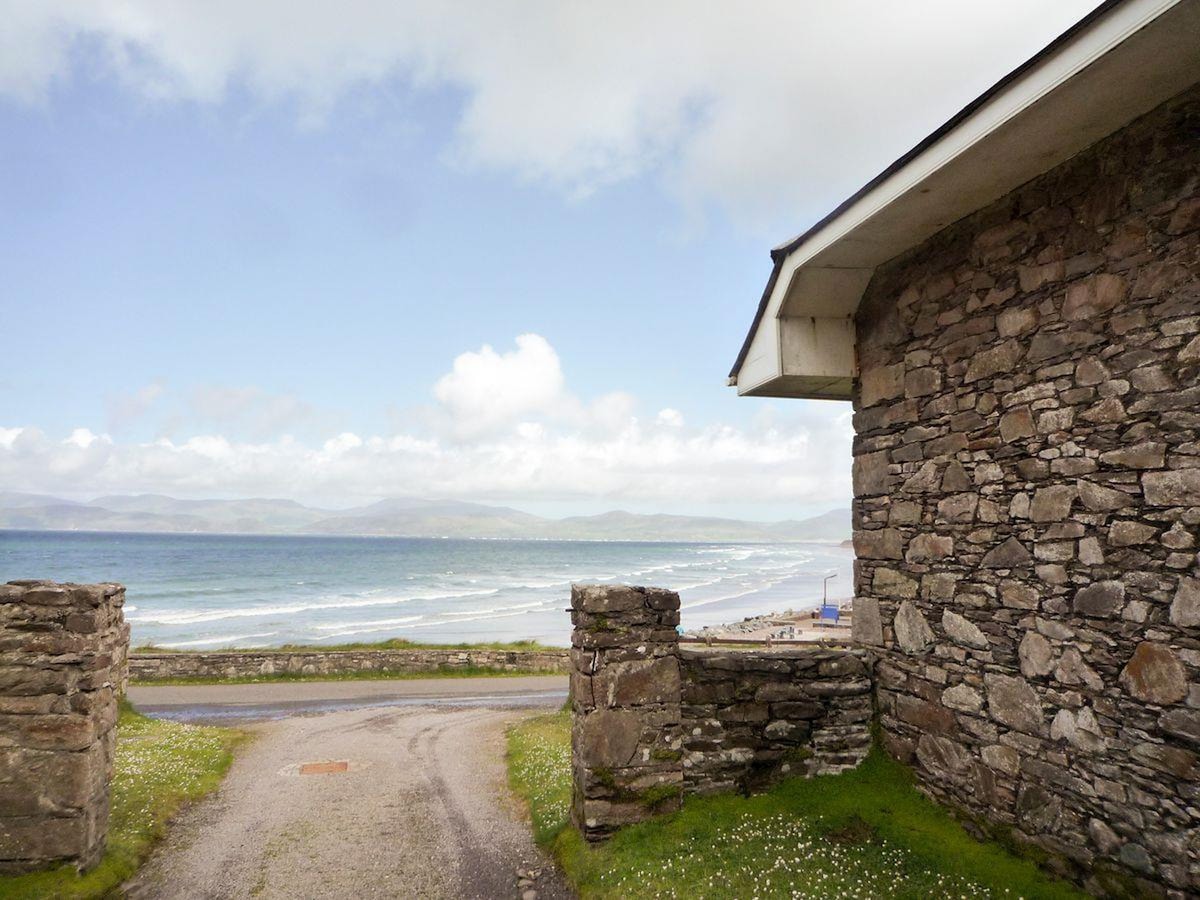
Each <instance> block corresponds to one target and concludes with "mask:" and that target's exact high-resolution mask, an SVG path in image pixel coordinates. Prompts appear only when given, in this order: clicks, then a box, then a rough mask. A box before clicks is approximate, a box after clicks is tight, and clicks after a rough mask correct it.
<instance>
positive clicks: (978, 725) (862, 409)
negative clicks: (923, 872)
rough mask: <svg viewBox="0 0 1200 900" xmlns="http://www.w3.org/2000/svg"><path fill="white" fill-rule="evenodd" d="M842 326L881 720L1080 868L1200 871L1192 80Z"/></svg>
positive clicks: (1197, 284)
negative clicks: (849, 332) (854, 342)
mask: <svg viewBox="0 0 1200 900" xmlns="http://www.w3.org/2000/svg"><path fill="white" fill-rule="evenodd" d="M857 328H858V338H859V362H860V370H861V378H860V382H859V384H858V387H857V399H856V413H855V430H856V432H857V436H856V438H855V442H854V490H855V500H854V523H855V538H854V542H855V549H856V552H857V556H858V561H857V563H856V571H855V581H856V600H855V616H854V619H855V622H854V629H855V637H856V639H857V640H858V641H860V642H862V643H864V644H867V645H877V646H882V647H883V648H884V651H883V654H882V659H881V662H880V663H879V665H878V668H877V681H878V705H879V710H880V714H881V722H882V727H883V735H884V740H885V743H886V745H887V747H888V748H889V749H890V751H891V752H892V753H893V754H895V755H896V756H898V757H900V758H901V759H904V760H907V761H910V762H911V763H912V764H913V766H914V768H915V770H916V772H917V773H918V776H919V778H920V779H921V781H922V783H923V786H924V788H925V789H926V790H927V791H928V792H929V793H930V794H932V795H933V796H935V797H937V798H938V799H940V800H943V801H946V802H947V803H949V804H951V805H953V806H956V807H958V808H959V809H962V810H965V811H967V812H968V813H970V814H972V815H974V816H977V817H978V818H979V819H981V820H986V821H988V822H990V823H995V824H1000V825H1004V826H1011V827H1012V829H1013V832H1014V834H1015V835H1016V836H1017V837H1018V838H1024V839H1026V840H1030V841H1034V842H1036V843H1037V844H1039V845H1041V846H1042V847H1045V848H1048V849H1049V850H1050V851H1051V852H1052V853H1053V854H1055V855H1056V856H1057V857H1059V858H1060V859H1061V860H1067V861H1070V863H1068V865H1071V864H1073V866H1074V872H1075V874H1076V875H1078V876H1079V877H1081V878H1087V879H1090V880H1089V881H1088V885H1089V887H1090V888H1091V889H1093V890H1096V891H1101V892H1103V891H1105V890H1108V891H1115V890H1117V889H1118V888H1119V886H1120V885H1121V884H1124V885H1126V886H1128V885H1129V884H1130V883H1131V881H1132V883H1133V884H1135V885H1136V886H1137V887H1138V889H1144V890H1150V891H1156V892H1163V891H1172V892H1174V893H1175V894H1176V895H1182V894H1184V893H1190V894H1193V895H1194V894H1195V893H1196V892H1200V831H1198V826H1200V767H1198V766H1197V752H1198V751H1200V629H1198V626H1200V573H1198V572H1197V532H1198V529H1200V375H1198V373H1200V88H1194V89H1192V90H1190V91H1189V92H1188V93H1186V94H1185V95H1183V96H1181V97H1180V98H1177V99H1176V100H1175V101H1172V102H1171V103H1169V104H1167V105H1165V106H1164V107H1162V108H1160V109H1159V110H1156V111H1155V112H1153V113H1151V114H1150V115H1149V116H1147V117H1145V118H1143V119H1142V120H1140V121H1138V122H1136V123H1134V124H1133V125H1131V126H1130V127H1128V128H1127V129H1125V130H1124V131H1122V132H1119V133H1117V134H1116V135H1114V136H1112V137H1111V138H1109V139H1107V140H1105V141H1104V142H1102V143H1100V144H1098V145H1096V146H1095V147H1093V148H1091V149H1090V150H1088V151H1086V152H1084V153H1083V154H1081V155H1079V156H1078V157H1076V158H1075V159H1073V160H1070V161H1068V162H1067V163H1065V164H1063V165H1062V166H1060V167H1058V168H1057V169H1055V170H1052V171H1051V172H1049V173H1047V174H1046V175H1045V176H1043V177H1040V178H1038V179H1036V180H1035V181H1033V182H1031V183H1029V184H1028V185H1026V186H1024V187H1023V188H1021V189H1019V190H1017V191H1016V192H1014V193H1013V194H1011V195H1010V196H1008V197H1006V198H1004V199H1003V200H1001V201H999V202H997V203H996V204H994V205H993V206H991V207H989V208H987V209H985V210H983V211H981V212H980V213H978V214H977V215H975V216H973V217H971V218H969V219H967V220H964V221H962V222H959V223H957V224H955V225H952V226H950V227H949V228H947V229H946V230H944V231H943V232H942V233H940V234H939V235H937V236H935V237H934V238H932V239H930V240H929V241H928V242H926V243H925V244H924V245H922V246H921V247H919V248H917V249H916V250H915V251H913V252H912V253H910V254H907V255H906V256H905V257H902V258H900V259H898V260H896V261H894V262H892V263H890V264H888V265H887V266H885V267H882V268H881V269H880V270H879V271H878V272H877V274H876V277H875V279H874V280H873V282H872V284H871V286H870V287H869V289H868V292H867V296H866V297H865V298H864V303H863V306H862V308H861V310H860V312H859V314H858V322H857ZM1107 870H1111V872H1113V873H1115V874H1106V871H1107Z"/></svg>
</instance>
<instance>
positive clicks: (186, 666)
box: [129, 648, 569, 682]
mask: <svg viewBox="0 0 1200 900" xmlns="http://www.w3.org/2000/svg"><path fill="white" fill-rule="evenodd" d="M568 664H569V660H568V657H567V651H566V650H484V649H478V650H474V649H473V650H434V649H422V648H413V649H409V650H300V651H286V650H230V651H221V652H210V653H137V652H135V653H132V654H131V655H130V657H129V677H130V678H132V679H133V680H134V681H135V682H137V681H155V680H169V679H176V678H179V679H190V678H194V679H197V680H199V679H224V678H260V677H263V676H269V675H353V674H370V673H373V672H375V673H379V672H390V673H396V674H399V675H410V674H420V673H422V672H437V671H451V672H452V671H455V670H463V669H488V670H493V671H498V672H545V673H547V674H557V673H565V672H566V671H567V667H568Z"/></svg>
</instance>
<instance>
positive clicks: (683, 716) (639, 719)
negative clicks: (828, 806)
mask: <svg viewBox="0 0 1200 900" xmlns="http://www.w3.org/2000/svg"><path fill="white" fill-rule="evenodd" d="M571 605H572V621H573V623H574V625H575V630H574V634H573V636H572V651H571V655H572V666H573V671H572V680H571V698H572V709H573V711H574V717H573V720H572V770H573V777H574V800H573V805H572V820H573V821H574V823H575V825H576V827H578V828H579V829H580V830H581V831H582V832H583V834H584V836H585V837H587V838H589V839H591V840H597V839H601V838H604V837H606V836H607V835H609V834H611V833H612V831H614V830H615V829H616V828H618V827H620V826H621V825H625V824H628V823H631V822H636V821H639V820H641V819H644V818H646V817H648V816H651V815H654V814H656V813H659V812H665V811H668V810H670V809H674V808H676V807H677V806H678V803H679V798H680V797H681V796H682V795H683V794H691V793H703V794H712V793H721V792H728V791H739V792H750V791H754V790H759V789H762V788H765V787H767V786H769V785H771V784H773V783H774V782H776V781H777V780H779V779H781V778H784V777H786V776H789V775H802V776H812V775H820V774H827V773H833V772H841V771H844V770H846V769H849V768H853V767H854V766H857V765H858V764H859V763H860V762H862V760H863V759H865V758H866V755H867V752H868V750H869V749H870V745H871V718H872V710H873V706H872V677H871V664H870V660H869V656H868V653H867V651H864V650H846V649H840V650H839V649H825V648H821V647H800V648H797V647H788V648H776V649H770V650H741V649H725V648H710V647H701V646H694V647H680V644H679V639H678V635H677V634H676V631H675V625H676V624H678V622H679V597H678V595H676V594H673V593H670V592H667V591H661V590H657V589H655V588H629V587H619V586H611V585H600V586H594V585H593V586H576V587H574V588H572V592H571ZM879 640H882V638H880V639H879Z"/></svg>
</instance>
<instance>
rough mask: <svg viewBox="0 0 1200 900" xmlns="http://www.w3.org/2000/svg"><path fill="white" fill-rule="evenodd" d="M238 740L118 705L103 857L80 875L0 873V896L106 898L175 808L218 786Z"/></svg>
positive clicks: (239, 735)
mask: <svg viewBox="0 0 1200 900" xmlns="http://www.w3.org/2000/svg"><path fill="white" fill-rule="evenodd" d="M244 737H245V735H244V733H243V732H240V731H236V730H234V729H230V728H208V727H200V726H196V725H181V724H177V723H174V722H163V721H160V720H158V719H149V718H147V717H145V716H142V715H139V714H138V713H137V712H135V711H134V710H133V708H132V707H130V706H127V705H125V706H123V707H122V709H121V718H120V720H119V722H118V723H117V754H116V772H115V774H114V776H113V781H112V793H111V803H112V811H111V814H110V818H109V827H108V847H107V850H106V852H105V854H104V858H103V859H102V860H101V862H100V864H99V865H97V866H96V867H95V868H94V869H92V870H91V871H90V872H88V873H87V874H86V875H82V876H81V875H79V874H78V873H76V871H75V869H74V867H73V866H60V867H59V868H57V869H50V870H47V871H45V872H34V873H31V874H28V875H15V876H0V897H4V898H6V900H35V898H46V897H54V898H63V900H76V898H98V897H108V896H113V895H114V894H115V893H116V891H117V888H118V886H119V885H120V884H121V882H123V881H125V880H126V879H127V878H129V877H130V876H131V875H133V873H134V872H136V871H137V868H138V866H139V865H141V863H142V861H143V860H144V859H145V858H146V856H147V854H149V852H150V849H151V848H152V847H153V846H154V844H155V842H156V841H158V840H159V839H160V838H161V837H162V835H163V833H164V832H165V831H166V827H167V822H168V820H169V819H170V818H171V816H173V815H174V814H175V813H176V812H177V811H178V810H179V808H180V806H182V805H183V804H184V803H187V802H189V801H193V800H197V799H199V798H200V797H203V796H204V795H205V794H207V793H208V792H209V791H212V790H213V789H214V788H216V787H217V785H218V784H220V783H221V778H222V776H224V774H225V770H226V769H228V768H229V764H230V763H231V762H232V761H233V748H234V746H235V745H236V744H237V743H239V742H240V741H241V740H243V739H244Z"/></svg>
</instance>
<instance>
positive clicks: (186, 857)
mask: <svg viewBox="0 0 1200 900" xmlns="http://www.w3.org/2000/svg"><path fill="white" fill-rule="evenodd" d="M502 680H503V681H505V682H506V683H508V687H509V693H513V692H514V689H515V688H516V685H515V684H512V683H511V682H513V681H515V679H502ZM443 683H444V684H446V685H447V687H449V686H450V682H448V681H445V680H443ZM336 684H338V685H339V687H340V686H342V685H345V684H346V683H345V682H337V683H336ZM408 684H409V685H413V684H414V683H412V682H409V683H408ZM456 684H457V685H458V688H459V689H461V688H462V687H464V685H462V683H461V682H456ZM305 686H306V687H307V685H305ZM254 687H256V688H259V689H261V688H264V687H267V686H265V685H264V686H254ZM272 687H281V688H284V687H285V688H288V689H289V692H290V690H291V689H294V688H296V687H300V685H295V684H288V685H278V686H272ZM487 687H488V688H489V689H490V688H491V687H493V683H489V684H488V685H487ZM151 690H162V691H184V692H185V693H184V694H183V695H160V696H159V697H158V699H159V700H160V702H162V701H163V699H164V697H176V699H177V701H178V702H179V703H180V704H181V705H184V706H188V705H191V706H195V701H194V699H192V697H191V692H193V691H198V690H201V689H200V688H186V689H180V688H162V689H150V688H143V689H140V690H139V691H138V694H140V695H142V696H143V697H144V696H146V695H147V694H146V692H148V691H151ZM489 693H491V692H490V691H489ZM264 696H266V695H264ZM342 699H345V698H342ZM404 699H414V698H412V697H406V698H404ZM440 699H441V700H442V701H443V704H444V705H441V706H436V707H433V706H428V705H425V706H400V707H397V706H390V707H389V706H385V707H369V708H360V709H348V710H340V711H336V712H327V713H321V714H315V715H296V716H290V717H286V718H281V719H272V720H267V721H263V722H259V723H257V724H254V725H252V726H251V728H252V730H253V731H254V732H256V739H255V740H254V741H253V742H252V743H250V744H249V745H248V746H247V747H245V748H244V749H243V750H242V751H241V752H240V753H239V755H238V757H237V759H236V760H235V762H234V764H233V766H232V768H231V769H230V772H229V775H228V776H227V778H226V780H225V782H224V784H223V785H222V787H221V788H220V790H219V791H217V793H216V794H214V795H213V796H211V797H210V798H209V799H207V800H205V801H203V802H202V803H199V804H197V805H196V806H194V807H192V808H191V809H189V810H187V811H185V812H184V813H183V815H182V816H180V817H179V818H178V819H177V820H176V821H175V822H174V823H173V824H172V827H171V829H170V831H169V833H168V836H167V838H166V840H165V841H164V843H163V844H162V845H160V847H159V848H158V850H156V851H155V853H154V855H153V856H152V857H151V859H150V861H149V862H148V863H147V864H146V866H145V867H143V869H142V871H141V872H140V873H139V875H138V876H137V878H136V879H135V880H134V881H133V882H131V883H129V884H127V885H126V886H125V887H126V890H127V891H128V894H129V896H131V897H133V898H138V900H141V898H244V897H256V898H267V900H269V898H326V897H334V898H341V897H346V898H360V897H362V898H369V897H404V898H431V900H436V898H468V900H476V898H478V900H495V898H509V897H521V896H522V895H523V894H526V893H527V892H528V891H529V890H536V891H537V896H538V898H539V900H559V898H567V897H570V896H571V895H570V892H569V890H568V889H567V888H566V887H565V886H564V884H563V883H562V881H561V880H560V876H559V875H558V873H557V872H556V870H554V868H553V867H552V866H551V865H550V864H549V862H548V861H547V860H546V858H545V857H544V856H543V855H542V854H541V853H540V851H538V850H537V849H536V848H535V846H534V845H533V842H532V840H531V838H530V833H529V826H528V824H527V823H526V822H525V821H524V818H523V815H522V812H521V810H520V809H518V807H517V805H516V802H515V801H514V800H513V798H512V796H511V794H510V793H509V790H508V787H507V784H506V781H505V770H504V729H505V728H506V727H507V725H509V724H510V723H512V722H514V721H517V720H519V719H521V718H522V717H524V716H528V715H531V714H534V712H540V711H542V708H534V709H530V708H528V707H526V708H512V707H510V708H503V707H504V705H505V704H506V703H507V702H508V701H505V700H500V701H487V702H486V703H485V704H484V705H472V706H463V705H452V704H451V703H449V702H446V701H447V700H449V699H451V698H445V697H443V698H440ZM474 700H476V701H478V697H476V698H474ZM242 701H243V702H249V701H248V700H246V698H245V697H243V698H242ZM464 701H465V698H462V697H461V696H460V697H458V698H457V700H456V701H455V702H456V703H459V704H461V703H462V702H464ZM135 702H136V697H135ZM270 702H272V703H276V702H278V700H274V699H272V700H271V701H270ZM558 702H560V700H558V699H554V700H551V701H550V702H549V707H550V708H552V707H553V706H554V705H557V703H558ZM144 708H145V707H144ZM543 708H544V707H543ZM329 761H333V762H337V763H340V762H345V763H347V766H346V770H345V771H340V772H330V773H325V774H301V769H300V767H301V766H303V765H304V764H306V763H321V762H329ZM531 870H532V871H534V872H537V873H538V874H537V877H536V878H535V879H534V880H533V884H532V885H530V884H528V883H526V884H520V883H519V881H518V877H519V876H518V872H522V871H523V872H529V871H531Z"/></svg>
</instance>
